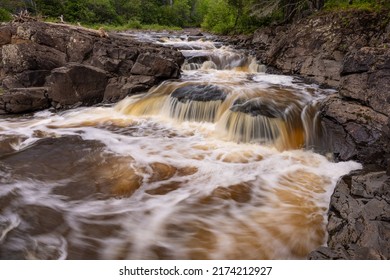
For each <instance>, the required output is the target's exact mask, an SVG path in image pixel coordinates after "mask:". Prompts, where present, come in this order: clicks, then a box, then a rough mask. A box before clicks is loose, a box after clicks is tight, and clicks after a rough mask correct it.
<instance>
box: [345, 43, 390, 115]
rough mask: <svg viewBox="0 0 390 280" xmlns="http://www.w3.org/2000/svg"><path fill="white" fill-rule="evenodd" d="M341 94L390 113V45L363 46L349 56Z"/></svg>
mask: <svg viewBox="0 0 390 280" xmlns="http://www.w3.org/2000/svg"><path fill="white" fill-rule="evenodd" d="M341 75H342V79H341V86H340V95H341V96H342V97H344V98H350V99H355V100H358V101H359V102H360V103H362V104H364V105H366V106H368V107H370V108H372V109H373V110H375V111H376V112H378V113H382V114H384V115H386V116H390V98H389V92H390V49H389V48H368V47H366V48H362V49H360V50H358V51H357V52H354V53H350V54H349V55H347V56H346V58H345V60H344V64H343V69H342V72H341Z"/></svg>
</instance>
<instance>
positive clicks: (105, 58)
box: [91, 42, 139, 75]
mask: <svg viewBox="0 0 390 280" xmlns="http://www.w3.org/2000/svg"><path fill="white" fill-rule="evenodd" d="M138 54H139V51H138V50H137V49H136V48H134V47H126V46H116V45H114V44H109V43H108V42H96V43H95V45H94V47H93V55H92V59H91V65H93V66H96V67H99V68H102V69H104V70H105V71H108V72H113V73H116V74H119V75H127V74H129V73H130V70H131V68H132V67H133V66H134V61H136V59H137V57H138Z"/></svg>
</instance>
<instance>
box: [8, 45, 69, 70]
mask: <svg viewBox="0 0 390 280" xmlns="http://www.w3.org/2000/svg"><path fill="white" fill-rule="evenodd" d="M2 61H3V65H2V67H3V69H4V71H5V73H12V74H14V73H21V72H23V71H30V70H52V69H54V68H57V67H60V66H63V65H65V63H66V55H65V54H64V53H63V52H60V51H58V50H56V49H53V48H50V47H46V46H43V45H39V44H36V43H31V42H30V43H22V44H9V45H5V46H3V47H2Z"/></svg>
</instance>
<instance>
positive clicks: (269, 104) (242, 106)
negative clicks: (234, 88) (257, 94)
mask: <svg viewBox="0 0 390 280" xmlns="http://www.w3.org/2000/svg"><path fill="white" fill-rule="evenodd" d="M230 110H232V111H233V112H241V113H244V114H248V115H251V116H253V117H255V116H264V117H267V118H280V119H284V118H285V116H286V114H285V110H286V107H284V106H282V104H276V102H274V101H273V100H272V99H266V98H253V99H249V100H245V99H237V100H236V101H234V103H233V106H232V107H231V108H230Z"/></svg>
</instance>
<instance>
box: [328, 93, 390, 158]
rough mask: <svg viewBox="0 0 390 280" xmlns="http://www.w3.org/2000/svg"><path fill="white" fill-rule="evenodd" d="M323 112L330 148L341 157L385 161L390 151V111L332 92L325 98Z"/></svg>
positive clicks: (337, 156)
mask: <svg viewBox="0 0 390 280" xmlns="http://www.w3.org/2000/svg"><path fill="white" fill-rule="evenodd" d="M321 114H322V122H323V125H324V127H325V128H326V130H327V133H328V136H329V140H330V151H332V152H333V153H334V154H335V156H336V158H337V159H339V160H351V159H354V160H359V161H360V162H364V163H377V164H384V162H383V161H384V158H383V156H384V154H385V153H389V152H390V134H389V132H388V117H387V116H386V115H383V114H381V113H378V112H376V111H374V110H373V109H371V108H369V107H366V106H362V105H361V104H360V103H359V102H356V101H350V100H343V99H341V98H340V97H339V96H338V95H331V96H329V97H327V98H326V99H325V100H324V101H323V102H322V107H321Z"/></svg>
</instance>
